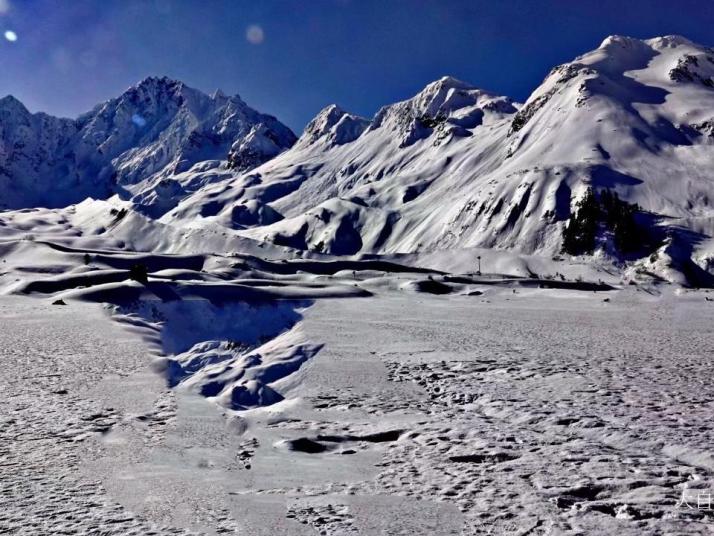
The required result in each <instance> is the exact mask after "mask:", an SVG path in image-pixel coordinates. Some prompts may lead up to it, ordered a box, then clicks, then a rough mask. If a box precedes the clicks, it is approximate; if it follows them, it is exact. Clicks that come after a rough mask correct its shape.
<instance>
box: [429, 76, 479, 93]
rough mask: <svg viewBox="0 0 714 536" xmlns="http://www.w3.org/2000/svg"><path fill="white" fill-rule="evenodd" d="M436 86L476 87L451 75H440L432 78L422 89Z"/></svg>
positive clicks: (449, 87)
mask: <svg viewBox="0 0 714 536" xmlns="http://www.w3.org/2000/svg"><path fill="white" fill-rule="evenodd" d="M432 88H433V89H436V88H447V89H467V90H468V89H478V88H477V87H476V86H474V85H472V84H469V83H468V82H464V81H463V80H459V79H458V78H455V77H453V76H442V77H441V78H439V79H437V80H434V81H433V82H431V83H429V84H427V85H426V87H425V88H424V90H427V89H432Z"/></svg>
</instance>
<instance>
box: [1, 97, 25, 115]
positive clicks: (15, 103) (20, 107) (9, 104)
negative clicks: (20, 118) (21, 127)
mask: <svg viewBox="0 0 714 536" xmlns="http://www.w3.org/2000/svg"><path fill="white" fill-rule="evenodd" d="M0 109H3V110H16V111H18V112H20V113H23V114H29V113H30V112H29V110H28V109H27V107H26V106H25V105H24V104H23V103H22V102H20V100H18V99H17V98H16V97H15V96H14V95H5V96H4V97H3V98H1V99H0Z"/></svg>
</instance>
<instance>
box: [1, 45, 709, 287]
mask: <svg viewBox="0 0 714 536" xmlns="http://www.w3.org/2000/svg"><path fill="white" fill-rule="evenodd" d="M1 109H2V110H3V111H2V112H1V113H2V114H3V115H2V117H3V120H2V125H1V126H2V139H3V144H4V147H8V146H9V147H20V149H18V150H15V154H20V155H21V158H17V157H14V158H5V162H9V163H10V165H8V164H7V163H5V164H4V165H3V168H2V169H3V173H4V174H5V176H4V178H3V179H2V180H3V181H4V183H3V193H4V192H9V191H11V190H9V189H8V188H9V186H8V188H5V185H10V183H13V184H14V185H17V184H20V185H22V188H24V190H22V192H26V193H23V195H19V194H18V195H15V194H13V195H15V197H12V196H9V198H10V199H13V200H14V206H27V205H29V204H31V202H32V201H33V197H32V196H33V195H35V196H36V198H37V199H36V202H39V201H37V200H39V199H46V198H47V196H46V195H44V194H45V191H44V190H43V189H42V188H38V187H37V186H38V185H40V184H48V183H51V184H54V185H55V190H56V191H58V192H60V193H61V194H62V195H59V194H57V195H55V192H54V191H53V192H51V194H52V197H51V201H52V203H54V204H55V205H61V204H62V203H66V202H67V201H69V200H70V199H67V197H68V196H71V197H72V199H71V200H72V201H75V200H77V199H78V198H79V197H81V196H83V195H87V194H91V195H98V196H107V195H109V194H111V193H113V192H118V193H120V195H121V196H122V197H123V198H124V199H131V200H132V203H133V204H134V206H135V207H136V208H137V209H138V210H139V211H140V212H142V213H144V214H145V215H148V216H150V217H153V218H157V219H159V221H160V223H161V224H165V225H168V226H176V227H192V228H197V227H202V226H207V225H210V226H212V227H216V226H217V227H218V228H221V227H223V228H225V229H226V230H227V231H228V230H232V232H234V233H237V234H239V235H242V236H245V237H248V238H253V239H257V240H261V241H268V242H273V243H275V244H277V245H283V246H290V247H292V248H297V249H303V250H309V251H314V252H323V253H331V254H337V255H349V254H355V253H410V252H425V251H435V250H443V249H451V248H467V247H486V248H501V249H512V250H516V251H520V252H523V253H528V254H533V253H535V254H541V255H554V254H558V253H560V250H561V247H562V244H563V231H564V229H565V227H566V226H567V225H568V222H569V221H570V220H571V219H572V216H573V215H574V214H575V211H576V209H577V203H578V200H579V199H581V198H582V197H583V196H584V194H585V192H586V191H587V190H588V188H592V189H594V190H595V191H596V192H597V191H602V190H605V189H609V190H611V191H614V192H616V193H617V194H618V195H619V197H620V198H621V199H622V200H624V201H625V202H627V203H633V204H634V203H636V204H638V205H639V207H640V210H639V211H638V212H637V218H638V224H639V225H641V226H642V227H643V228H645V230H646V231H647V233H648V234H651V235H652V236H653V237H654V238H653V240H652V241H651V243H648V244H647V247H644V244H643V247H642V248H640V250H638V251H636V252H635V253H636V254H635V255H634V257H637V256H639V257H641V258H642V259H643V260H642V261H640V262H639V264H638V266H637V267H638V269H640V270H642V271H645V272H653V273H656V274H659V275H662V276H664V277H669V275H668V270H670V269H671V268H673V267H674V268H676V269H678V270H680V271H682V270H684V271H686V270H689V272H692V271H701V272H702V273H706V272H710V273H711V271H712V270H713V269H714V242H713V241H712V236H713V235H714V210H713V209H712V200H714V176H713V174H714V166H713V165H712V162H714V51H713V50H712V49H709V48H707V47H703V46H700V45H697V44H695V43H692V42H691V41H688V40H687V39H685V38H683V37H679V36H666V37H659V38H654V39H649V40H639V39H633V38H628V37H620V36H611V37H608V38H607V39H605V40H604V41H603V43H602V44H601V45H600V46H599V47H598V48H597V49H595V50H594V51H592V52H589V53H587V54H584V55H582V56H580V57H578V58H576V59H575V60H573V61H572V62H570V63H566V64H564V65H560V66H558V67H556V68H554V69H553V70H552V71H551V72H550V73H549V74H548V75H547V76H546V78H545V80H544V81H543V83H542V84H541V85H540V86H539V87H538V88H536V90H535V91H534V92H533V94H532V95H531V96H530V97H529V98H528V99H527V101H526V102H525V103H524V104H518V103H516V102H513V101H512V100H511V99H509V98H508V97H504V96H499V95H495V94H493V93H490V92H487V91H484V90H481V89H478V88H475V87H473V86H471V85H469V84H467V83H465V82H462V81H459V80H456V79H454V78H451V77H444V78H442V79H440V80H437V81H435V82H433V83H431V84H429V85H427V86H426V87H425V88H424V89H423V90H422V91H420V92H419V93H418V94H417V95H415V96H414V97H412V98H410V99H408V100H405V101H402V102H399V103H396V104H392V105H389V106H385V107H384V108H382V109H381V110H380V111H379V112H378V113H377V114H376V115H375V116H374V117H373V118H372V119H364V118H361V117H358V116H356V115H353V114H350V113H348V112H346V111H344V110H342V109H341V108H339V107H338V106H335V105H332V106H328V107H327V108H325V109H324V110H322V111H321V112H320V113H319V114H318V115H317V117H315V119H314V120H313V121H311V122H310V123H309V124H308V126H307V127H306V129H305V131H304V132H303V134H302V136H301V137H300V138H299V139H298V140H297V141H295V139H294V137H293V135H292V133H291V132H290V131H289V130H288V129H287V128H286V127H284V126H283V125H281V124H280V123H278V122H277V120H275V119H273V118H271V117H268V116H264V115H261V114H259V113H257V112H255V111H253V110H251V109H250V108H248V107H247V106H246V105H245V104H244V103H243V102H242V101H240V99H238V98H237V97H234V98H226V97H224V96H223V95H220V94H217V95H214V96H212V97H208V96H206V95H203V94H201V93H200V92H197V91H195V90H191V89H189V88H187V87H186V86H184V85H183V84H181V83H178V82H173V81H169V80H166V79H148V80H146V81H144V82H142V83H141V84H139V85H138V86H136V87H135V88H132V89H131V90H129V91H128V92H127V93H125V94H124V95H122V96H121V97H119V98H118V99H115V100H112V101H110V102H108V103H106V104H104V105H102V106H100V107H98V108H96V109H95V110H93V111H92V112H90V113H89V114H87V115H86V116H83V117H81V118H80V119H79V120H77V121H75V122H72V121H67V120H59V119H53V118H50V117H48V116H44V115H41V114H37V115H31V114H28V113H27V112H26V110H24V108H23V107H22V105H20V104H19V103H18V102H17V101H15V100H14V99H5V100H4V101H2V107H1ZM23 110H24V111H23ZM8 118H9V119H8ZM26 125H28V126H26ZM23 136H24V138H23ZM18 139H19V140H21V141H20V143H19V144H18V142H17V140H18ZM22 140H24V142H23V141H22ZM38 140H39V141H38ZM23 143H24V145H23ZM13 144H15V145H13ZM6 154H7V150H4V152H3V155H4V156H5V155H6ZM13 166H14V167H13ZM58 170H59V171H58ZM42 181H45V182H42ZM73 181H74V182H73ZM70 184H76V185H77V187H74V188H73V189H72V190H68V185H70ZM25 185H28V186H25ZM69 191H71V194H69V193H68V192H69ZM43 196H44V197H43ZM63 196H64V197H63ZM6 197H8V196H7V195H6ZM3 201H5V200H3ZM5 203H6V204H8V203H7V201H5ZM10 205H12V203H10ZM610 234H611V233H610V231H609V230H608V229H606V228H601V229H600V231H599V235H598V238H597V248H596V252H600V253H601V254H604V255H606V256H609V257H610V258H612V259H617V258H621V256H620V255H618V251H616V249H615V248H614V247H613V245H612V244H613V240H612V237H611V236H610ZM634 257H633V255H630V259H631V260H632V259H633V258H634ZM682 259H684V261H683V260H682ZM692 261H693V262H692ZM682 262H684V263H685V264H686V266H685V265H684V264H682ZM678 263H679V264H678Z"/></svg>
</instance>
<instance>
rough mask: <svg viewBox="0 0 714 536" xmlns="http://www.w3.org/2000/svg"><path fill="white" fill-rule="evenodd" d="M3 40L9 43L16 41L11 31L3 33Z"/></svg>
mask: <svg viewBox="0 0 714 536" xmlns="http://www.w3.org/2000/svg"><path fill="white" fill-rule="evenodd" d="M5 39H7V40H8V41H10V42H11V43H14V42H15V41H17V34H16V33H15V32H13V31H12V30H7V31H6V32H5Z"/></svg>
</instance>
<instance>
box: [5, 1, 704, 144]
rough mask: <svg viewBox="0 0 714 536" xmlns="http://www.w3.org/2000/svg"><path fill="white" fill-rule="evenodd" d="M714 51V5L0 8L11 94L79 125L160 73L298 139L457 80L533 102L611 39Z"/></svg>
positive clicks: (35, 4)
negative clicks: (237, 101) (334, 112)
mask: <svg viewBox="0 0 714 536" xmlns="http://www.w3.org/2000/svg"><path fill="white" fill-rule="evenodd" d="M674 33H676V34H682V35H684V36H686V37H688V38H689V39H692V40H693V41H696V42H699V43H702V44H704V45H709V46H712V45H714V0H550V1H545V0H542V1H541V0H487V1H481V0H471V1H466V0H463V1H462V0H293V1H291V0H264V1H260V0H252V1H249V0H0V95H5V94H13V95H15V96H16V97H17V98H19V99H20V100H21V101H23V102H24V103H25V105H26V106H27V107H28V108H29V109H30V110H32V111H40V110H41V111H46V112H49V113H52V114H55V115H62V116H69V117H74V116H76V115H78V114H80V113H82V112H85V111H88V110H89V109H91V108H92V107H93V106H94V105H96V104H97V103H99V102H101V101H104V100H107V99H108V98H111V97H114V96H118V95H119V94H120V93H121V92H122V91H124V90H125V89H126V88H127V87H129V86H131V85H133V84H135V83H136V82H138V81H139V80H141V79H142V78H145V77H146V76H151V75H166V76H169V77H172V78H177V79H180V80H183V81H184V82H186V83H187V84H188V85H190V86H193V87H196V88H198V89H202V90H204V91H207V92H211V91H213V90H214V89H216V88H221V89H222V90H224V92H225V93H229V94H233V93H239V94H240V95H241V97H242V98H243V99H244V100H245V101H246V102H247V103H248V104H249V105H250V106H252V107H254V108H256V109H258V110H259V111H262V112H267V113H271V114H273V115H275V116H277V117H278V119H280V120H282V121H283V122H284V123H286V124H287V125H289V126H290V127H291V128H292V129H293V130H295V131H296V132H298V133H299V132H300V131H301V130H302V128H303V127H304V125H305V123H307V121H309V120H310V119H311V118H312V117H313V116H314V115H315V114H316V113H317V112H318V111H319V110H320V109H322V108H323V107H324V106H326V105H327V104H330V103H333V102H335V103H337V104H339V105H340V106H342V107H343V108H345V109H347V110H349V111H352V112H355V113H359V114H361V115H365V116H372V115H373V114H374V112H375V111H376V110H377V109H378V108H379V107H380V106H382V105H385V104H389V103H392V102H395V101H398V100H402V99H405V98H408V97H410V96H412V95H413V94H415V93H417V92H418V91H419V90H420V89H421V88H422V87H423V86H425V85H426V84H427V83H429V82H430V81H432V80H435V79H437V78H439V77H440V76H442V75H445V74H449V75H452V76H455V77H457V78H460V79H462V80H465V81H468V82H471V83H473V84H475V85H477V86H479V87H482V88H484V89H488V90H491V91H494V92H496V93H500V94H504V95H509V96H511V97H513V98H515V99H517V100H521V101H522V100H525V99H526V98H527V97H528V95H529V94H530V92H531V91H532V90H533V89H534V88H535V87H536V86H537V85H538V84H539V83H540V82H541V80H542V79H543V77H544V76H545V75H546V73H547V72H548V71H549V70H550V68H551V67H553V66H555V65H557V64H559V63H563V62H566V61H570V60H572V59H573V58H574V57H575V56H577V55H579V54H581V53H583V52H586V51H588V50H591V49H593V48H596V47H597V46H598V45H599V44H600V42H601V41H602V40H603V38H604V37H606V36H607V35H610V34H624V35H630V36H634V37H641V38H648V37H654V36H657V35H666V34H674Z"/></svg>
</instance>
